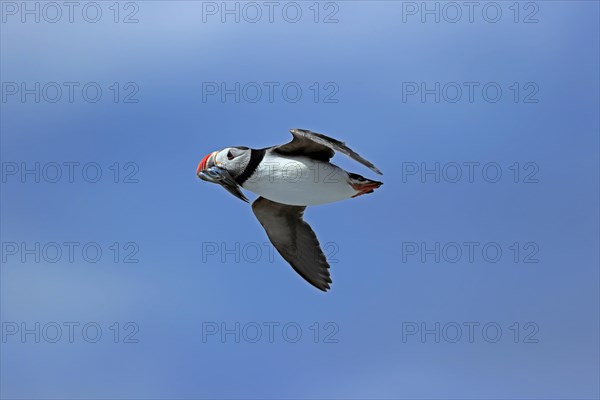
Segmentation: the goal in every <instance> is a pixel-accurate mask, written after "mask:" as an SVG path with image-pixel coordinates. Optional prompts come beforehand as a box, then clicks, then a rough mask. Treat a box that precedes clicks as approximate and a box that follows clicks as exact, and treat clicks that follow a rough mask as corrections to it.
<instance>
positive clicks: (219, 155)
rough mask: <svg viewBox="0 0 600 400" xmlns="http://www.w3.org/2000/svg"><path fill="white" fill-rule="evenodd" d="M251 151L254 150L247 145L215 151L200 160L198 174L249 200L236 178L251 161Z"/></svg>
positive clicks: (203, 178) (201, 177)
mask: <svg viewBox="0 0 600 400" xmlns="http://www.w3.org/2000/svg"><path fill="white" fill-rule="evenodd" d="M251 153H252V150H250V149H249V148H247V147H227V148H225V149H223V150H219V151H213V152H212V153H210V154H207V155H206V156H204V158H203V159H202V160H201V161H200V164H198V169H196V175H197V176H198V178H200V179H202V180H204V181H208V182H211V183H217V184H219V185H221V186H222V187H223V188H225V189H226V190H227V191H228V192H229V193H231V194H232V195H234V196H235V197H237V198H238V199H241V200H243V201H245V202H248V199H247V198H246V196H244V194H243V193H242V191H241V190H240V187H241V186H240V185H239V184H238V183H237V181H236V178H237V177H238V176H240V175H241V174H242V173H243V172H244V170H245V169H246V167H247V166H248V164H249V163H250V155H251ZM212 167H216V168H212ZM211 168H212V169H211Z"/></svg>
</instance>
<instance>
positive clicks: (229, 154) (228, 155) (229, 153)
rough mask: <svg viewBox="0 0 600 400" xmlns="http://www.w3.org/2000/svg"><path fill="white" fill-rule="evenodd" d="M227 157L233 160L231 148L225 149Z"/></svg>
mask: <svg viewBox="0 0 600 400" xmlns="http://www.w3.org/2000/svg"><path fill="white" fill-rule="evenodd" d="M227 159H228V160H233V159H234V157H233V154H231V150H228V151H227Z"/></svg>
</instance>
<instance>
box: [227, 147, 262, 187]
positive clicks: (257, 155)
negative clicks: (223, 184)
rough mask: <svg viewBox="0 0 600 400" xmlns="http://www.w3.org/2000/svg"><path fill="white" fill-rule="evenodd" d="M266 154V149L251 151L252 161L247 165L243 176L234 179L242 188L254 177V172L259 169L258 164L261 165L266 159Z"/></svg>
mask: <svg viewBox="0 0 600 400" xmlns="http://www.w3.org/2000/svg"><path fill="white" fill-rule="evenodd" d="M265 152H266V149H258V150H254V149H252V150H250V161H249V162H248V165H246V168H244V170H243V171H242V173H241V174H239V175H238V176H236V177H235V178H234V180H235V181H236V182H237V184H238V185H240V186H242V185H243V184H244V182H246V181H247V180H248V178H250V176H252V174H253V173H254V171H256V167H258V164H260V162H261V161H262V159H263V158H264V156H265Z"/></svg>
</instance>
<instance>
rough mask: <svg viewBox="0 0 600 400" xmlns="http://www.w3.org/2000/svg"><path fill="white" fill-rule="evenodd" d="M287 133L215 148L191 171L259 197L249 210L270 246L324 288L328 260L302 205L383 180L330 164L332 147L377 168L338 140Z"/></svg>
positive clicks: (239, 194)
mask: <svg viewBox="0 0 600 400" xmlns="http://www.w3.org/2000/svg"><path fill="white" fill-rule="evenodd" d="M290 133H291V134H292V136H293V139H292V141H291V142H289V143H286V144H282V145H278V146H272V147H267V148H264V149H250V148H248V147H241V146H239V147H227V148H225V149H223V150H219V151H214V152H212V153H210V154H208V155H206V156H205V157H204V158H203V159H202V161H200V164H198V169H197V170H196V175H197V176H198V177H199V178H201V179H203V180H206V181H209V182H212V183H218V184H220V185H222V186H223V187H224V188H225V189H227V190H228V191H229V192H230V193H232V194H233V195H234V196H236V197H238V198H240V199H242V200H244V201H246V202H248V199H246V197H245V196H244V194H243V193H242V192H241V190H240V189H239V188H240V187H242V188H244V189H247V190H249V191H251V192H253V193H255V194H257V195H258V196H260V197H258V198H257V199H256V200H255V201H254V203H252V211H253V212H254V215H255V216H256V218H257V219H258V221H259V222H260V223H261V225H262V226H263V228H264V229H265V231H266V233H267V236H268V237H269V240H270V241H271V243H272V244H273V246H274V247H275V248H276V249H277V251H278V252H279V254H281V256H282V257H283V258H284V259H285V260H286V261H287V262H288V263H289V264H290V265H291V266H292V267H293V268H294V270H296V272H297V273H298V274H300V276H302V277H303V278H304V279H305V280H306V281H308V282H309V283H310V284H311V285H313V286H315V287H316V288H318V289H320V290H322V291H327V289H329V284H330V283H331V278H330V275H329V264H328V263H327V259H326V258H325V255H324V254H323V251H322V250H321V247H320V245H319V240H318V239H317V236H316V235H315V232H314V231H313V230H312V229H311V227H310V225H308V224H307V223H306V222H305V221H304V220H303V219H302V216H303V214H304V210H305V209H306V207H307V206H312V205H317V204H325V203H331V202H335V201H340V200H344V199H349V198H353V197H357V196H360V195H363V194H366V193H372V192H373V191H374V190H375V189H377V188H378V187H379V186H381V185H382V184H383V182H379V181H374V180H371V179H367V178H364V177H362V176H360V175H358V174H354V173H351V172H347V171H345V170H343V169H342V168H340V167H338V166H337V165H335V164H332V163H330V162H329V160H330V159H331V158H332V157H333V155H334V153H335V151H339V152H340V153H343V154H345V155H347V156H349V157H351V158H353V159H354V160H356V161H358V162H359V163H361V164H363V165H365V166H367V167H369V168H370V169H371V170H373V171H374V172H376V173H378V174H380V175H382V173H381V171H380V170H379V169H377V167H375V166H374V165H373V164H372V163H370V162H369V161H367V160H365V159H364V158H362V157H361V156H359V155H358V154H357V153H355V152H354V151H352V150H351V149H350V148H349V147H347V146H346V144H345V143H343V142H340V141H338V140H336V139H333V138H331V137H329V136H325V135H323V134H320V133H316V132H311V131H309V130H305V129H291V130H290Z"/></svg>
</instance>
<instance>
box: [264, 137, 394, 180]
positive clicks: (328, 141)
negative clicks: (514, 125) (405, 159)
mask: <svg viewBox="0 0 600 400" xmlns="http://www.w3.org/2000/svg"><path fill="white" fill-rule="evenodd" d="M290 133H291V134H292V135H293V136H294V138H293V139H292V141H291V142H289V143H286V144H282V145H281V146H277V147H274V148H273V151H276V152H278V153H280V154H287V155H306V156H309V157H312V158H315V159H318V160H322V161H329V160H330V159H331V157H333V154H334V153H335V152H336V151H339V152H340V153H343V154H345V155H347V156H348V157H350V158H352V159H354V160H356V161H358V162H359V163H361V164H363V165H365V166H367V167H369V168H370V169H371V170H373V171H375V172H377V173H378V174H379V175H383V174H382V173H381V171H380V170H379V169H378V168H377V167H376V166H375V165H373V163H371V162H370V161H367V160H365V159H364V158H362V157H361V156H360V155H358V153H356V152H355V151H353V150H352V149H351V148H349V147H348V146H346V144H345V143H344V142H340V141H339V140H336V139H334V138H332V137H329V136H326V135H323V134H321V133H316V132H311V131H308V130H305V129H290Z"/></svg>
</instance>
